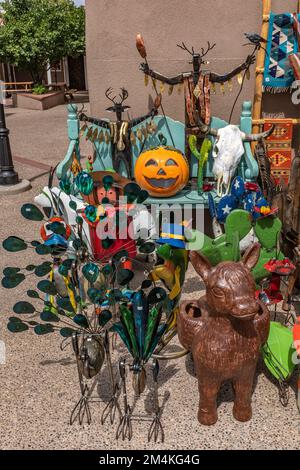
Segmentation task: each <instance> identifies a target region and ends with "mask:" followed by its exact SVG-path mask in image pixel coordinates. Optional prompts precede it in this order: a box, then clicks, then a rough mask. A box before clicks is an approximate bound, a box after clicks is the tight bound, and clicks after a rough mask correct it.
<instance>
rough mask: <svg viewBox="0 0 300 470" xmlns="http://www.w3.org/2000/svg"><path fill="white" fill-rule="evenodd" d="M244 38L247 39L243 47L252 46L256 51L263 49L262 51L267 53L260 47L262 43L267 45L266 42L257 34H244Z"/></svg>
mask: <svg viewBox="0 0 300 470" xmlns="http://www.w3.org/2000/svg"><path fill="white" fill-rule="evenodd" d="M244 34H245V36H246V38H247V39H248V41H249V42H248V43H246V44H244V46H247V45H250V46H251V45H254V46H255V47H256V49H258V50H259V49H264V51H265V52H266V53H267V51H266V49H265V48H264V47H263V46H262V43H264V44H267V42H268V41H267V40H266V39H265V38H263V37H261V36H260V35H259V34H257V33H244Z"/></svg>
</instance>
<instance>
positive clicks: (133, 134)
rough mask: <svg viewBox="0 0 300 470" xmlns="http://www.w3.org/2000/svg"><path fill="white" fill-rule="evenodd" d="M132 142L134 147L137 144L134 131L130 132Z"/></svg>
mask: <svg viewBox="0 0 300 470" xmlns="http://www.w3.org/2000/svg"><path fill="white" fill-rule="evenodd" d="M130 142H131V143H132V145H135V144H136V138H135V133H134V132H133V131H131V132H130Z"/></svg>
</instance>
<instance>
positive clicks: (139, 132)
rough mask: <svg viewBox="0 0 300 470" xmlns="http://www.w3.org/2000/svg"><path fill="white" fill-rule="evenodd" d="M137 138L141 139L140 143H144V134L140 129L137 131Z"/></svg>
mask: <svg viewBox="0 0 300 470" xmlns="http://www.w3.org/2000/svg"><path fill="white" fill-rule="evenodd" d="M136 136H137V138H138V139H139V141H140V142H142V141H143V134H142V131H141V129H138V130H137V131H136Z"/></svg>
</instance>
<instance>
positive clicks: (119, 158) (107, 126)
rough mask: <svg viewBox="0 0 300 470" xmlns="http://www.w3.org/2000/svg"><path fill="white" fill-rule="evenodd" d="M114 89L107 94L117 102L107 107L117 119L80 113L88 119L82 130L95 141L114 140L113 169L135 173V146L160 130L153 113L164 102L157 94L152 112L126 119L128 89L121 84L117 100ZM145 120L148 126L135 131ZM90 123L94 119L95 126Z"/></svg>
mask: <svg viewBox="0 0 300 470" xmlns="http://www.w3.org/2000/svg"><path fill="white" fill-rule="evenodd" d="M112 93H113V90H112V89H111V88H109V89H108V90H106V92H105V96H106V97H107V98H108V99H109V100H110V101H111V102H112V103H113V106H110V107H109V108H107V109H106V110H107V111H109V112H114V113H115V114H116V121H105V120H103V119H97V118H93V117H89V116H87V115H86V114H84V113H80V115H79V119H80V120H81V121H83V122H84V125H83V127H82V129H81V131H82V133H84V135H85V136H86V138H87V139H88V140H90V141H92V142H93V143H95V142H96V141H98V142H99V143H102V142H103V143H106V145H109V144H110V145H111V146H112V148H111V151H112V163H113V169H114V170H115V171H116V172H117V173H119V174H120V175H123V176H126V177H127V178H130V176H131V175H132V173H133V169H132V167H131V163H132V152H131V146H132V145H134V144H135V142H136V139H139V140H140V141H142V142H145V140H146V138H147V136H148V135H152V134H153V133H154V132H155V131H156V125H155V124H154V122H153V117H154V116H155V115H156V114H157V109H158V108H159V106H160V104H161V96H159V95H158V96H157V97H156V99H155V102H154V106H153V108H152V109H151V111H150V112H149V113H147V114H145V115H144V116H141V117H139V118H136V119H131V120H126V119H123V118H122V115H123V112H124V111H126V110H128V109H130V106H125V105H123V102H124V101H125V100H126V99H127V98H128V92H127V90H125V88H121V93H120V95H119V101H117V100H116V96H113V97H112ZM149 118H151V123H150V124H149V123H148V122H147V124H146V120H148V119H149ZM143 122H145V126H142V127H141V128H139V129H135V131H133V128H135V127H136V126H138V125H139V124H142V123H143ZM87 123H91V124H93V126H90V127H89V126H88V124H87ZM94 126H97V127H94ZM105 169H106V168H104V170H105Z"/></svg>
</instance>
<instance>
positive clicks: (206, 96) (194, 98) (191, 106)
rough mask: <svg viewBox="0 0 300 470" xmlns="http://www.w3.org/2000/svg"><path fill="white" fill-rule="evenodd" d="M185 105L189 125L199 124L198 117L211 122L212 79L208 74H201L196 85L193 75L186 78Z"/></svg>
mask: <svg viewBox="0 0 300 470" xmlns="http://www.w3.org/2000/svg"><path fill="white" fill-rule="evenodd" d="M184 93H185V107H186V113H187V117H188V127H195V126H197V125H198V118H199V117H200V118H201V120H202V121H203V122H204V123H205V124H209V123H210V80H209V75H208V74H200V77H199V80H198V83H197V84H196V85H195V83H194V80H193V77H185V78H184Z"/></svg>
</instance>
